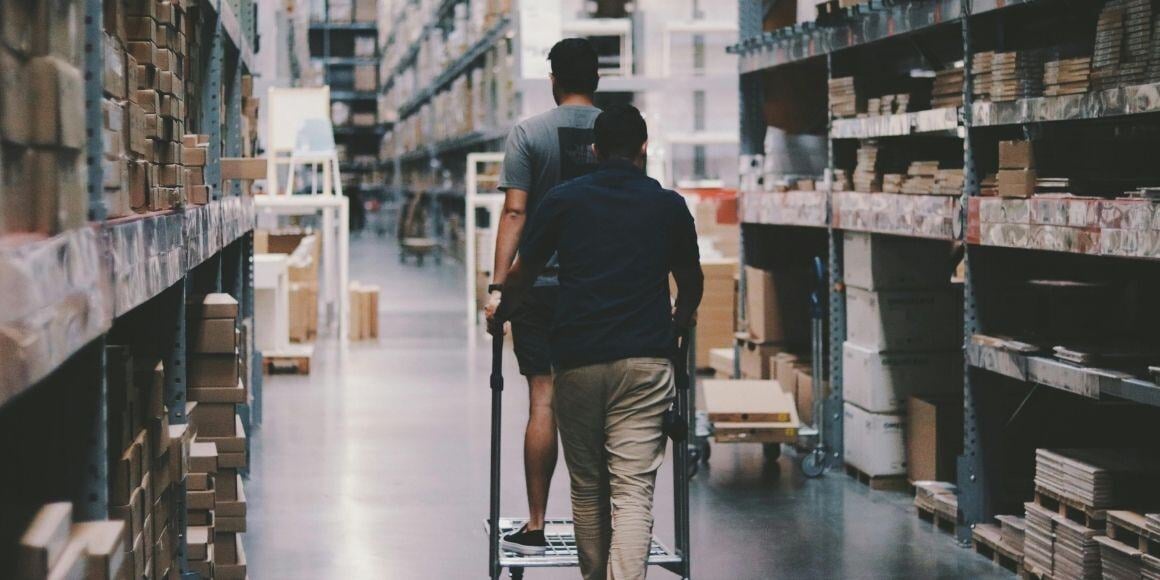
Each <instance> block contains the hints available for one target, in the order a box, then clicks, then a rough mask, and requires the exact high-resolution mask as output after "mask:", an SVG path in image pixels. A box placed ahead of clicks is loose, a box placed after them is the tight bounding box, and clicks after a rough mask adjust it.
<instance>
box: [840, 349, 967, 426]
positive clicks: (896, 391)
mask: <svg viewBox="0 0 1160 580" xmlns="http://www.w3.org/2000/svg"><path fill="white" fill-rule="evenodd" d="M842 376H843V377H844V379H843V383H842V395H843V396H844V397H845V399H846V401H848V402H850V403H854V404H855V405H858V406H859V407H861V408H863V409H866V410H867V411H870V412H873V413H894V412H902V411H904V410H905V409H906V401H907V399H909V398H910V396H911V395H928V394H934V393H953V392H958V391H960V390H962V388H963V380H962V379H963V355H962V353H961V352H957V351H949V352H905V351H903V352H897V351H895V352H890V351H886V352H881V351H877V350H874V349H870V348H866V347H864V346H861V345H857V344H854V343H852V342H846V343H844V344H842Z"/></svg>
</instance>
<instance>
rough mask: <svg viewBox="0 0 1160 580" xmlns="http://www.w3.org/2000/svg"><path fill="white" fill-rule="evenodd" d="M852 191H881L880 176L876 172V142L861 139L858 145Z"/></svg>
mask: <svg viewBox="0 0 1160 580" xmlns="http://www.w3.org/2000/svg"><path fill="white" fill-rule="evenodd" d="M854 191H860V192H863V193H874V192H877V191H882V177H881V176H879V174H878V144H877V142H875V141H863V142H862V144H861V145H860V146H859V147H858V164H857V165H856V166H855V167H854Z"/></svg>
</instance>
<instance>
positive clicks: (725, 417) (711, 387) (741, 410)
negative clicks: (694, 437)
mask: <svg viewBox="0 0 1160 580" xmlns="http://www.w3.org/2000/svg"><path fill="white" fill-rule="evenodd" d="M701 388H702V390H703V391H704V393H705V409H706V410H707V411H708V413H709V419H710V420H712V421H714V422H727V423H788V422H791V421H793V420H794V412H793V400H792V398H791V397H789V396H788V395H786V393H785V392H784V391H782V389H781V386H780V385H778V384H777V382H776V381H755V380H740V381H719V380H706V381H701Z"/></svg>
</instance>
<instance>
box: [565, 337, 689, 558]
mask: <svg viewBox="0 0 1160 580" xmlns="http://www.w3.org/2000/svg"><path fill="white" fill-rule="evenodd" d="M674 394H675V387H674V384H673V369H672V365H671V364H670V363H669V361H668V360H666V359H659V358H630V359H622V360H618V361H613V362H610V363H602V364H595V365H589V366H585V367H580V368H576V369H570V370H566V371H563V372H559V373H557V374H556V399H555V408H556V422H557V423H558V424H559V427H560V440H561V441H562V442H563V445H564V459H565V461H567V463H568V473H569V474H570V475H571V482H572V517H573V519H574V520H575V522H576V546H577V549H578V550H579V552H580V572H581V574H582V575H583V577H584V578H585V580H637V579H642V578H644V577H645V574H646V572H647V569H648V553H649V548H650V546H651V543H652V528H653V516H652V504H653V490H654V487H655V485H654V484H655V483H656V475H657V470H658V469H660V466H661V462H662V461H663V460H664V456H665V436H664V434H663V433H662V431H661V427H662V422H663V417H664V413H665V410H666V409H668V407H669V405H670V404H671V403H672V401H673V397H674Z"/></svg>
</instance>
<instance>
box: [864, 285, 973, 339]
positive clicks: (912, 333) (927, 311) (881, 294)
mask: <svg viewBox="0 0 1160 580" xmlns="http://www.w3.org/2000/svg"><path fill="white" fill-rule="evenodd" d="M846 317H847V322H846V328H847V329H848V335H847V339H849V341H850V342H852V343H854V344H857V345H859V346H862V347H865V348H868V349H871V350H879V351H889V350H898V351H916V350H917V351H937V350H953V349H957V348H961V347H962V342H963V338H962V336H963V330H962V329H963V321H962V319H961V318H960V316H959V308H958V304H957V300H956V292H955V290H954V289H953V288H947V289H945V290H880V291H877V292H875V291H870V290H863V289H861V288H854V287H847V288H846Z"/></svg>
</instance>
